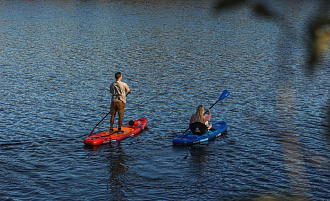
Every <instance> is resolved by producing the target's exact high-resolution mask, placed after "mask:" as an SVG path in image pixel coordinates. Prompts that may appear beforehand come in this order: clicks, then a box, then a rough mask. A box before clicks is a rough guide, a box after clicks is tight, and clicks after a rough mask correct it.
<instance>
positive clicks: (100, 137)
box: [84, 117, 147, 146]
mask: <svg viewBox="0 0 330 201" xmlns="http://www.w3.org/2000/svg"><path fill="white" fill-rule="evenodd" d="M146 127H147V119H146V118H145V117H143V118H141V119H139V120H135V121H130V122H128V123H127V124H125V125H122V127H121V130H122V131H124V132H123V133H119V132H118V131H117V130H118V128H117V127H116V128H114V131H113V132H109V130H106V131H103V132H101V133H97V134H94V135H91V136H89V137H87V138H86V139H85V141H84V143H85V144H86V145H92V146H97V145H102V144H108V143H111V142H120V141H122V140H124V139H126V138H128V137H133V136H134V135H136V134H139V133H140V132H142V131H143V130H144V129H145V128H146Z"/></svg>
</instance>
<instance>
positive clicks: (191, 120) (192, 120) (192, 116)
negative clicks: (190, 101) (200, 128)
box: [189, 115, 195, 124]
mask: <svg viewBox="0 0 330 201" xmlns="http://www.w3.org/2000/svg"><path fill="white" fill-rule="evenodd" d="M194 122H195V119H194V115H191V117H190V122H189V124H192V123H194Z"/></svg>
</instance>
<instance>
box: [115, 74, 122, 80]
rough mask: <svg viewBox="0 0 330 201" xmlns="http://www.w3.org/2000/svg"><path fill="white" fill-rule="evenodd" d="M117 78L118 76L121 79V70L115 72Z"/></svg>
mask: <svg viewBox="0 0 330 201" xmlns="http://www.w3.org/2000/svg"><path fill="white" fill-rule="evenodd" d="M115 78H116V80H119V79H120V78H121V72H117V73H116V74H115Z"/></svg>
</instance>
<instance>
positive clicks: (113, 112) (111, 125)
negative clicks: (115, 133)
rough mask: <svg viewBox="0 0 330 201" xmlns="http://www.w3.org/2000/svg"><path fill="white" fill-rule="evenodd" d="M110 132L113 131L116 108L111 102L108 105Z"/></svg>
mask: <svg viewBox="0 0 330 201" xmlns="http://www.w3.org/2000/svg"><path fill="white" fill-rule="evenodd" d="M110 114H111V117H110V130H113V123H114V122H115V116H116V107H115V104H114V103H113V102H111V105H110Z"/></svg>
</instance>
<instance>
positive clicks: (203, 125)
mask: <svg viewBox="0 0 330 201" xmlns="http://www.w3.org/2000/svg"><path fill="white" fill-rule="evenodd" d="M207 113H209V114H208V115H207V114H205V113H204V107H203V106H202V105H199V106H198V107H197V110H196V112H195V114H193V115H191V118H190V123H189V128H190V130H191V132H193V134H195V135H203V134H204V133H205V132H206V131H207V130H208V129H210V128H211V127H212V125H211V124H209V123H208V122H209V121H210V120H211V112H210V110H209V109H208V110H207Z"/></svg>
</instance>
